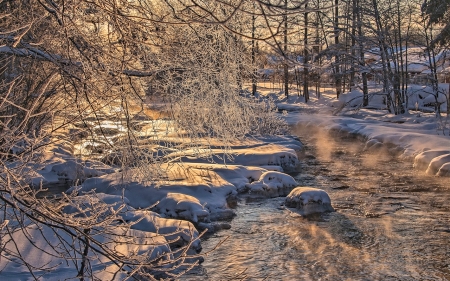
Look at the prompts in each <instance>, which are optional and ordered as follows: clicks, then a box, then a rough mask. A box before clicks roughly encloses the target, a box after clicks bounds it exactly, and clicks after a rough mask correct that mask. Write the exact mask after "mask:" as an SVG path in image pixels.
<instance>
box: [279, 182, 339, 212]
mask: <svg viewBox="0 0 450 281" xmlns="http://www.w3.org/2000/svg"><path fill="white" fill-rule="evenodd" d="M285 205H286V207H289V208H296V209H298V211H299V213H300V215H302V216H308V215H311V214H314V213H324V212H334V209H333V207H332V206H331V199H330V196H328V194H327V193H326V192H325V191H323V190H321V189H318V188H312V187H296V188H295V189H294V190H292V191H291V193H289V195H288V196H287V197H286V200H285Z"/></svg>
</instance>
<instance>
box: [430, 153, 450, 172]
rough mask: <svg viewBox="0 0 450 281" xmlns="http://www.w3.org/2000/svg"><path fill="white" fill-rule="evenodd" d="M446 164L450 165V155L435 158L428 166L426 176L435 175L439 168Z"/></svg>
mask: <svg viewBox="0 0 450 281" xmlns="http://www.w3.org/2000/svg"><path fill="white" fill-rule="evenodd" d="M447 163H448V164H450V153H449V154H444V155H441V156H438V157H435V158H433V160H431V162H430V165H428V169H427V171H426V173H427V174H428V175H436V174H437V173H438V171H439V170H440V169H441V167H442V166H443V165H445V164H447ZM444 169H445V168H444Z"/></svg>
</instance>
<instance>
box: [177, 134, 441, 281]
mask: <svg viewBox="0 0 450 281" xmlns="http://www.w3.org/2000/svg"><path fill="white" fill-rule="evenodd" d="M297 135H298V136H299V137H300V139H301V140H302V141H303V142H304V143H305V146H306V148H305V152H304V154H302V155H301V158H302V165H301V167H300V168H299V171H298V173H297V174H294V175H293V176H294V177H295V178H296V179H297V181H299V182H300V183H301V185H304V186H315V187H318V188H321V189H324V190H325V191H327V192H328V193H329V195H330V197H331V200H332V204H333V206H334V208H335V209H336V212H333V213H329V214H324V215H320V216H316V217H312V218H308V219H307V218H302V217H301V216H299V215H298V214H297V213H295V210H291V209H287V208H285V207H284V206H283V201H284V198H273V199H266V200H260V201H256V202H255V201H253V202H246V201H244V200H243V201H242V202H240V204H239V205H238V207H237V209H236V213H237V216H236V217H235V218H234V219H233V221H232V222H231V229H229V230H222V231H219V232H217V233H215V234H214V235H213V236H211V237H208V238H206V239H205V240H204V241H203V242H202V245H203V248H204V251H207V250H208V249H212V248H214V247H215V246H216V245H217V244H218V243H219V242H220V241H222V240H224V239H226V238H227V237H228V239H227V240H226V241H225V242H223V244H222V245H221V246H220V247H218V248H217V249H215V250H214V251H212V252H211V253H210V254H209V255H208V256H206V257H205V261H204V263H203V264H202V265H201V266H199V267H198V268H196V269H194V270H192V272H191V273H189V274H187V275H186V276H184V277H183V278H182V280H214V281H218V280H450V202H449V199H450V180H449V179H448V178H446V179H442V178H435V177H431V176H426V175H423V174H422V173H420V172H418V171H415V170H414V169H413V167H412V162H411V159H409V160H406V161H402V160H400V159H398V158H396V157H395V156H393V155H390V154H388V153H382V152H377V153H374V154H369V153H367V152H364V151H363V149H364V143H363V142H361V141H359V140H356V139H354V138H342V137H333V136H329V135H321V134H312V133H311V131H309V129H308V128H298V133H297Z"/></svg>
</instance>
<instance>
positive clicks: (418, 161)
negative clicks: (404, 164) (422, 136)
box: [414, 150, 450, 170]
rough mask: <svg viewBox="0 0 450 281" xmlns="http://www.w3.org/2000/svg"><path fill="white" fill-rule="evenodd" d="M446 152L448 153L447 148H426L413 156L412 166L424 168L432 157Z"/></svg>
mask: <svg viewBox="0 0 450 281" xmlns="http://www.w3.org/2000/svg"><path fill="white" fill-rule="evenodd" d="M448 153H450V151H448V150H427V151H424V152H422V153H419V154H418V155H417V156H416V157H415V158H414V168H416V169H419V170H425V169H426V168H427V167H428V166H429V165H430V163H431V161H432V160H433V159H434V158H436V157H438V156H441V155H444V154H448ZM438 169H439V168H438Z"/></svg>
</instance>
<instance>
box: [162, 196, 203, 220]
mask: <svg viewBox="0 0 450 281" xmlns="http://www.w3.org/2000/svg"><path fill="white" fill-rule="evenodd" d="M155 210H157V212H158V213H160V214H161V215H165V216H167V217H170V218H180V219H184V220H189V221H192V222H194V223H196V222H199V221H202V222H206V221H209V211H208V210H207V209H206V208H205V207H204V206H203V205H202V204H200V201H199V200H198V199H197V198H195V197H193V196H190V195H186V194H181V193H174V192H169V193H167V196H166V197H164V198H163V199H161V200H160V201H159V203H158V205H156V207H155Z"/></svg>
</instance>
